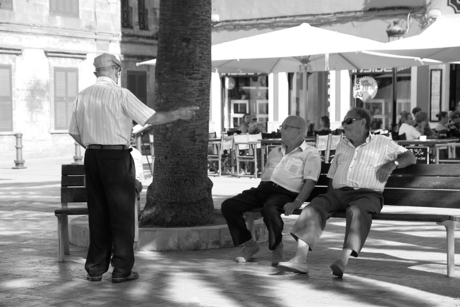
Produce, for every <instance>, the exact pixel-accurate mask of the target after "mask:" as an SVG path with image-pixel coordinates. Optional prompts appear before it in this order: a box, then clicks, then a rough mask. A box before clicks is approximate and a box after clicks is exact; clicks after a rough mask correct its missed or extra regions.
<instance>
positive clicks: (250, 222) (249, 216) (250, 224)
mask: <svg viewBox="0 0 460 307" xmlns="http://www.w3.org/2000/svg"><path fill="white" fill-rule="evenodd" d="M244 215H245V216H246V228H247V229H248V230H249V231H250V232H251V236H252V238H253V239H254V240H255V241H257V240H256V235H255V232H254V216H255V213H254V212H245V213H244Z"/></svg>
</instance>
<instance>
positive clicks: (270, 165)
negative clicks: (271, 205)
mask: <svg viewBox="0 0 460 307" xmlns="http://www.w3.org/2000/svg"><path fill="white" fill-rule="evenodd" d="M267 160H268V161H267V165H266V166H265V169H264V172H263V173H262V176H261V180H262V181H272V182H274V183H276V184H278V185H280V186H282V187H283V188H285V189H286V190H289V191H291V192H296V193H299V192H300V190H301V189H302V186H303V185H304V183H305V179H311V180H313V181H317V180H318V177H319V174H320V172H321V158H320V156H319V152H318V150H316V148H314V147H312V146H310V145H307V143H305V142H303V143H302V144H301V145H300V146H299V147H297V148H295V149H294V150H293V151H291V152H290V153H288V154H286V146H285V145H281V146H277V147H275V148H274V149H273V150H272V151H271V152H270V154H269V155H268V159H267Z"/></svg>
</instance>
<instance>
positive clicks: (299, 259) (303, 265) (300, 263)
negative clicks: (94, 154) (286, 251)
mask: <svg viewBox="0 0 460 307" xmlns="http://www.w3.org/2000/svg"><path fill="white" fill-rule="evenodd" d="M309 248H310V247H309V246H308V244H307V243H305V242H304V241H302V240H300V239H298V240H297V250H296V252H295V256H294V257H293V258H292V259H290V260H288V261H286V262H280V263H279V264H278V267H280V268H283V269H285V270H288V271H291V272H295V273H300V274H308V264H307V255H308V250H309Z"/></svg>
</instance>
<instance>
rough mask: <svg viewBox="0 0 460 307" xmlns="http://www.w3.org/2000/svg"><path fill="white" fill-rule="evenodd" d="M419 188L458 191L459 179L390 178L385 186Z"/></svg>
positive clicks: (386, 187) (459, 188) (459, 187)
mask: <svg viewBox="0 0 460 307" xmlns="http://www.w3.org/2000/svg"><path fill="white" fill-rule="evenodd" d="M392 187H396V188H421V189H445V190H449V189H452V190H460V177H458V178H452V177H428V176H427V177H425V176H423V177H422V176H419V177H397V176H391V177H390V178H389V179H388V182H387V184H386V186H385V189H388V188H392Z"/></svg>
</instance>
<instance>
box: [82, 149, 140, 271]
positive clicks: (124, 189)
mask: <svg viewBox="0 0 460 307" xmlns="http://www.w3.org/2000/svg"><path fill="white" fill-rule="evenodd" d="M85 173H86V191H87V194H88V213H89V214H88V216H89V217H88V218H89V232H90V245H89V249H88V256H87V258H86V263H85V269H86V271H87V272H88V274H89V275H90V276H101V275H102V274H104V273H105V272H107V270H108V268H109V264H110V263H112V265H113V267H114V270H113V273H112V276H113V277H126V276H129V275H130V274H131V269H132V268H133V266H134V250H133V244H134V203H135V195H136V194H135V193H136V192H135V167H134V161H133V159H132V157H131V154H130V150H94V149H88V150H86V153H85ZM112 246H113V257H112V260H111V256H112Z"/></svg>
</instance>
